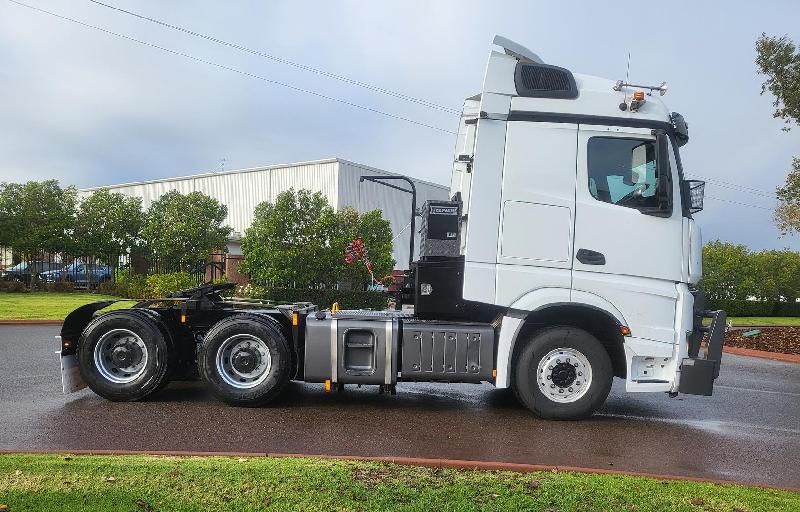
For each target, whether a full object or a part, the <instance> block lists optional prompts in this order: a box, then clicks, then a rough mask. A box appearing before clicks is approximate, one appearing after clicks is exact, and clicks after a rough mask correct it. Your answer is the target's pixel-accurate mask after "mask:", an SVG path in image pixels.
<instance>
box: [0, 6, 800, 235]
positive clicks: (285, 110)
mask: <svg viewBox="0 0 800 512" xmlns="http://www.w3.org/2000/svg"><path fill="white" fill-rule="evenodd" d="M24 1H25V2H26V3H29V4H31V5H35V6H37V7H40V8H42V9H47V10H50V11H53V12H55V13H58V14H61V15H65V16H70V17H72V18H75V19H78V20H81V21H83V22H86V23H89V24H93V25H97V26H100V27H103V28H105V29H107V30H112V31H115V32H119V33H122V34H125V35H128V36H132V37H135V38H137V39H140V40H142V41H146V42H148V43H152V44H157V45H161V46H164V47H166V48H169V49H172V50H176V51H180V52H184V53H187V54H190V55H192V56H195V57H198V58H202V59H206V60H209V61H213V62H216V63H219V64H222V65H225V66H228V67H232V68H236V69H238V70H241V71H244V72H247V73H252V74H257V75H260V76H262V77H266V78H269V79H272V80H278V81H282V82H285V83H288V84H291V85H292V86H295V87H300V88H303V89H308V90H311V91H315V92H318V93H321V94H324V95H328V96H333V97H336V98H340V99H342V100H345V101H349V102H353V103H357V104H360V105H364V106H367V107H370V108H373V109H378V110H381V111H385V112H388V113H392V114H396V115H400V116H403V117H407V118H410V119H414V120H417V121H420V122H422V123H426V124H430V125H433V126H436V127H441V128H443V129H445V130H455V129H456V128H457V118H456V117H455V116H453V115H452V114H448V113H444V112H441V111H437V110H433V109H430V108H427V107H423V106H419V105H415V104H412V103H409V102H406V101H402V100H398V99H396V98H392V97H389V96H386V95H383V94H377V93H374V92H371V91H368V90H364V89H362V88H359V87H354V86H351V85H346V84H343V83H341V82H339V81H336V80H331V79H329V78H325V77H322V76H319V75H316V74H313V73H309V72H305V71H302V70H298V69H296V68H293V67H290V66H286V65H284V64H280V63H277V62H274V61H270V60H266V59H263V58H260V57H256V56H253V55H249V54H246V53H243V52H241V51H237V50H235V49H232V48H225V47H221V46H219V45H216V44H214V43H212V42H209V41H204V40H201V39H198V38H195V37H192V36H190V35H187V34H183V33H179V32H176V31H174V30H170V29H168V28H164V27H161V26H158V25H155V24H152V23H149V22H147V21H142V20H139V19H136V18H133V17H131V16H127V15H125V14H120V13H119V12H115V11H112V10H110V9H108V8H105V7H102V6H98V5H95V4H92V3H91V2H89V1H87V0H71V1H68V0H24ZM105 1H106V2H107V3H109V4H113V5H116V6H119V7H122V8H126V9H128V10H131V11H136V12H138V13H140V14H144V15H148V16H150V17H153V18H158V19H161V20H163V21H166V22H169V23H173V24H176V25H181V26H184V27H186V28H190V29H193V30H195V31H198V32H202V33H205V34H209V35H213V36H215V37H218V38H220V39H225V40H228V41H231V42H235V43H238V44H240V45H243V46H246V47H249V48H254V49H258V50H260V51H263V52H267V53H270V54H272V55H275V56H278V57H281V58H284V59H288V60H292V61H295V62H298V63H301V64H303V65H307V66H312V67H315V68H319V69H322V70H325V71H328V72H331V73H336V74H339V75H344V76H347V77H349V78H352V79H355V80H358V81H361V82H367V83H370V84H374V85H376V86H379V87H384V88H387V89H391V90H393V91H398V92H401V93H404V94H408V95H412V96H414V97H418V98H423V99H425V100H428V101H431V102H435V103H437V104H441V105H445V106H448V107H452V108H460V106H461V103H462V101H463V99H464V98H465V97H467V96H471V95H472V94H474V93H476V92H478V91H479V90H480V85H481V81H482V76H483V71H484V67H485V63H486V58H487V55H488V51H489V48H490V42H491V40H492V37H493V36H494V34H501V35H504V36H506V37H509V38H511V39H513V40H516V41H518V42H519V43H521V44H523V45H525V46H527V47H529V48H530V49H532V50H533V51H534V52H536V53H538V54H539V55H540V56H541V57H542V58H543V59H544V60H545V62H548V63H552V64H557V65H560V66H564V67H567V68H569V69H571V70H573V71H575V72H579V73H587V74H593V75H599V76H603V77H607V78H612V79H618V78H624V73H625V63H626V59H627V54H628V52H630V53H631V55H632V63H631V77H630V78H631V81H633V82H638V83H654V84H655V83H659V82H661V81H662V80H666V81H667V82H668V84H669V93H668V94H667V95H666V96H665V98H664V101H665V102H666V103H667V105H668V106H669V107H670V108H671V109H672V110H675V111H678V112H681V113H683V114H684V116H685V117H686V119H687V121H688V122H689V124H690V131H691V142H690V143H689V144H688V145H687V146H684V148H683V149H682V154H683V159H684V166H685V167H686V169H687V170H688V171H689V172H693V173H694V174H696V175H700V176H703V177H706V178H710V179H714V180H716V181H717V182H719V183H709V184H708V186H707V188H706V193H707V195H708V196H711V197H715V198H718V199H726V200H729V201H735V202H738V203H747V204H748V205H753V206H760V207H761V209H759V208H755V207H751V206H742V205H740V204H731V203H725V202H722V201H719V200H713V199H708V200H707V201H706V209H705V210H704V211H703V212H702V213H701V214H699V215H698V217H697V218H698V219H699V221H700V222H701V224H702V226H703V228H704V235H705V238H706V239H707V240H709V239H714V238H720V239H723V240H730V241H734V242H738V243H745V244H747V245H749V246H750V247H752V248H755V249H762V248H782V247H791V248H793V249H800V237H794V238H792V237H786V238H779V237H778V233H777V231H776V230H775V228H774V226H773V223H772V213H771V210H770V209H771V208H772V206H773V205H774V196H773V192H774V189H775V187H776V186H777V185H779V184H780V183H781V182H782V181H783V178H784V176H785V175H786V172H787V170H788V169H789V166H790V163H791V157H792V155H800V128H796V129H794V130H793V131H791V132H790V133H784V132H782V131H781V127H782V122H781V121H779V120H775V119H773V118H772V117H771V113H772V106H771V98H770V97H769V96H763V97H762V96H759V92H760V83H761V81H762V77H760V76H758V75H757V74H756V69H755V65H754V63H753V61H754V58H755V52H754V49H753V48H754V42H755V40H756V38H757V37H758V35H759V34H760V33H761V32H767V33H768V34H774V35H782V34H788V35H789V36H790V37H792V38H793V39H794V40H795V41H800V3H798V2H796V1H785V2H766V1H765V2H758V3H756V2H748V3H743V2H742V4H743V5H741V6H740V5H738V4H739V2H697V1H692V2H681V1H671V2H614V3H609V4H607V3H605V2H585V3H584V2H552V1H545V2H532V1H531V2H501V1H491V2H490V1H486V2H465V1H456V0H454V1H448V2H445V1H436V2H434V1H430V0H428V1H411V0H403V1H401V2H372V1H360V2H339V1H318V2H317V1H297V0H293V1H286V2H255V1H239V2H236V1H227V2H200V1H171V2H159V1H154V0H153V1H131V0H105ZM453 145H454V136H453V135H451V134H449V133H444V132H441V131H436V130H432V129H429V128H425V127H422V126H418V125H415V124H411V123H408V122H405V121H400V120H396V119H389V118H386V117H384V116H381V115H378V114H375V113H372V112H367V111H364V110H359V109H357V108H353V107H350V106H347V105H344V104H341V103H337V102H334V101H330V100H327V99H322V98H319V97H315V96H312V95H309V94H304V93H301V92H297V91H293V90H290V89H287V88H285V87H281V86H278V85H270V84H267V83H264V82H263V81H260V80H257V79H253V78H248V77H246V76H242V75H240V74H237V73H234V72H232V71H227V70H223V69H219V68H215V67H212V66H209V65H207V64H202V63H199V62H195V61H192V60H189V59H187V58H184V57H179V56H175V55H171V54H168V53H165V52H163V51H161V50H157V49H154V48H150V47H145V46H142V45H139V44H136V43H133V42H130V41H126V40H123V39H120V38H117V37H114V36H110V35H107V34H104V33H102V32H98V31H95V30H92V29H88V28H85V27H82V26H79V25H76V24H74V23H70V22H66V21H63V20H59V19H57V18H54V17H52V16H48V15H46V14H42V13H39V12H35V11H32V10H30V9H27V8H24V7H20V6H18V5H15V4H13V3H10V2H9V1H8V0H0V154H1V155H2V162H0V181H26V180H29V179H34V180H41V179H47V178H57V179H59V180H60V181H61V183H62V184H64V185H67V184H72V185H76V186H78V187H88V186H96V185H108V184H115V183H121V182H130V181H140V180H146V179H155V178H166V177H172V176H180V175H187V174H194V173H199V172H205V171H211V170H215V169H221V168H224V169H235V168H243V167H252V166H259V165H267V164H277V163H288V162H296V161H303V160H313V159H319V158H327V157H333V156H338V157H341V158H345V159H348V160H353V161H356V162H359V163H363V164H367V165H371V166H375V167H379V168H382V169H386V170H391V171H396V172H401V173H404V174H407V175H410V176H414V177H417V178H422V179H426V180H430V181H435V182H439V183H448V182H449V181H448V180H449V173H450V162H451V158H452V151H453ZM742 187H747V188H746V189H742ZM770 196H773V197H770Z"/></svg>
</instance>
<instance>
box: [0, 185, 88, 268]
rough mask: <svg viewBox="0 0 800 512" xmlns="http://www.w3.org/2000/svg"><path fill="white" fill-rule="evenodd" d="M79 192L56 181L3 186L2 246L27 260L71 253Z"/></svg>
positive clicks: (0, 209) (0, 189)
mask: <svg viewBox="0 0 800 512" xmlns="http://www.w3.org/2000/svg"><path fill="white" fill-rule="evenodd" d="M76 196H77V194H76V191H75V189H74V188H73V187H67V188H63V189H62V188H61V187H60V186H59V184H58V181H56V180H49V181H29V182H27V183H25V184H17V183H4V184H3V185H2V187H0V229H2V231H3V234H2V235H0V238H2V245H4V246H7V247H11V248H12V249H13V250H14V252H16V253H17V254H19V255H21V256H23V257H25V258H36V257H39V256H40V255H42V254H43V253H49V254H53V253H57V252H62V251H71V250H72V249H73V248H74V246H73V243H72V230H73V228H74V222H75V204H76Z"/></svg>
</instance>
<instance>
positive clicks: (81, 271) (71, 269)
mask: <svg viewBox="0 0 800 512" xmlns="http://www.w3.org/2000/svg"><path fill="white" fill-rule="evenodd" d="M39 277H40V278H41V279H42V280H43V281H44V282H46V283H55V282H59V281H67V282H71V283H75V286H76V287H79V288H84V287H85V288H90V287H94V286H97V285H98V284H100V283H104V282H106V281H108V280H109V279H111V267H109V266H108V265H98V264H94V263H81V262H75V263H72V264H70V265H67V266H66V267H64V268H63V269H59V270H50V271H47V272H42V273H41V274H40V275H39Z"/></svg>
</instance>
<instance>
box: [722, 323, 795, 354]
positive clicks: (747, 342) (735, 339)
mask: <svg viewBox="0 0 800 512" xmlns="http://www.w3.org/2000/svg"><path fill="white" fill-rule="evenodd" d="M752 330H753V329H741V330H739V329H737V330H732V331H729V332H727V333H725V343H724V345H725V346H727V347H739V348H749V349H753V350H765V351H767V352H779V353H782V354H794V355H800V327H763V328H758V330H759V331H761V332H760V333H759V334H756V335H754V336H743V334H744V333H746V332H748V331H752Z"/></svg>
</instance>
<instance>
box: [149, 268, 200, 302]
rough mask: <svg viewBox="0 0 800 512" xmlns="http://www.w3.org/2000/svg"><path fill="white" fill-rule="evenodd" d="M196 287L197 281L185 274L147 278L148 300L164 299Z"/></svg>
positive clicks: (173, 273) (156, 275)
mask: <svg viewBox="0 0 800 512" xmlns="http://www.w3.org/2000/svg"><path fill="white" fill-rule="evenodd" d="M195 286H197V280H196V279H195V278H194V277H193V276H192V275H191V274H188V273H186V272H172V273H170V274H153V275H150V276H147V293H148V295H149V297H148V298H156V297H166V296H167V295H169V294H170V293H173V292H177V291H179V290H186V289H188V288H194V287H195Z"/></svg>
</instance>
